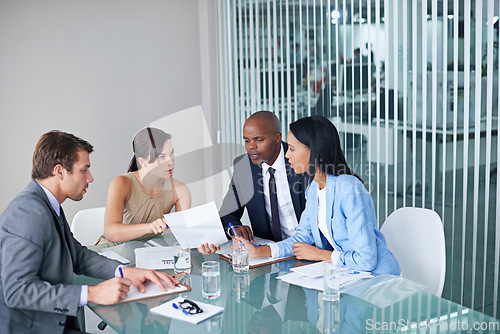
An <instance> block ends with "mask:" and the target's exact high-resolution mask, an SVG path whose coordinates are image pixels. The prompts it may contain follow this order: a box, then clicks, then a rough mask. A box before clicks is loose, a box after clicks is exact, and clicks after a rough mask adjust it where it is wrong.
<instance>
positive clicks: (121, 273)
mask: <svg viewBox="0 0 500 334" xmlns="http://www.w3.org/2000/svg"><path fill="white" fill-rule="evenodd" d="M118 271H119V272H120V276H121V277H123V270H122V267H118Z"/></svg>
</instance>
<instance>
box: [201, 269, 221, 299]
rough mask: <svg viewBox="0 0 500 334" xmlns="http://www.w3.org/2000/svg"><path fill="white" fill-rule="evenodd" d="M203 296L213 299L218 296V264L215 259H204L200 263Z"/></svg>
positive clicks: (219, 286)
mask: <svg viewBox="0 0 500 334" xmlns="http://www.w3.org/2000/svg"><path fill="white" fill-rule="evenodd" d="M201 276H202V280H203V281H202V288H201V292H202V294H203V298H206V299H215V298H219V297H220V293H221V283H220V265H219V262H217V261H205V262H203V263H202V264H201Z"/></svg>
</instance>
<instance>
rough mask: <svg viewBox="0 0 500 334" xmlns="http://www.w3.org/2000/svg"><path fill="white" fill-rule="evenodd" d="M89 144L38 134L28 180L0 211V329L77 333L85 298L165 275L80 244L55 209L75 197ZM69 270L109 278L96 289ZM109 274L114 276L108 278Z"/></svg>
mask: <svg viewBox="0 0 500 334" xmlns="http://www.w3.org/2000/svg"><path fill="white" fill-rule="evenodd" d="M92 150H93V148H92V145H90V144H89V143H88V142H86V141H84V140H82V139H80V138H77V137H75V136H73V135H72V134H68V133H64V132H59V131H51V132H48V133H46V134H44V135H43V136H42V137H41V138H40V140H39V141H38V143H37V146H36V148H35V152H34V154H33V170H32V178H33V180H32V181H31V182H30V183H29V184H28V186H27V187H26V189H24V191H22V192H21V193H20V194H19V195H18V196H17V197H16V198H15V199H14V200H12V202H11V203H10V204H9V206H8V207H7V209H6V210H5V211H4V212H3V213H2V215H1V216H0V254H1V255H0V333H37V334H40V333H63V332H64V333H79V328H78V327H79V326H78V323H77V321H76V314H77V310H78V308H79V307H80V306H83V305H86V304H87V303H97V304H105V305H106V304H114V303H117V302H119V301H121V300H122V299H124V298H125V297H126V296H127V293H128V291H129V288H130V285H134V286H135V287H136V288H137V289H138V290H139V291H141V292H144V291H145V288H144V286H143V284H142V283H144V282H145V281H147V280H149V281H153V282H155V283H156V284H157V285H158V286H160V287H161V288H162V289H164V290H165V287H164V286H163V284H162V283H161V280H163V281H165V282H166V283H167V284H168V285H169V286H171V287H173V286H174V284H176V283H177V282H176V281H175V279H174V278H173V276H172V275H170V274H165V273H159V272H156V271H152V270H143V269H136V268H129V267H123V266H121V264H120V263H119V262H117V261H114V260H109V259H107V258H105V257H103V256H100V255H98V254H97V253H95V252H92V251H90V250H88V249H87V248H86V247H84V246H82V245H81V244H80V243H79V242H78V241H77V240H76V239H74V238H73V235H72V233H71V231H70V229H69V225H68V222H67V221H66V218H65V216H64V211H63V209H62V207H61V204H62V202H64V200H66V199H67V198H70V199H72V200H74V201H79V200H81V199H82V198H83V195H84V194H85V192H86V190H87V187H88V185H89V183H91V182H92V181H93V180H94V179H93V177H92V175H91V174H90V171H89V168H90V160H89V154H90V153H91V152H92ZM73 273H76V274H79V275H87V276H92V277H96V278H100V279H107V281H104V282H102V283H100V284H97V285H94V286H79V285H73V284H72V283H73ZM113 277H114V278H113Z"/></svg>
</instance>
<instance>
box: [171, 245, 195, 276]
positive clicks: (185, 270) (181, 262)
mask: <svg viewBox="0 0 500 334" xmlns="http://www.w3.org/2000/svg"><path fill="white" fill-rule="evenodd" d="M174 247H175V251H174V272H175V273H176V274H189V273H191V253H190V252H189V248H183V247H182V246H181V245H180V244H179V243H178V242H177V243H175V244H174Z"/></svg>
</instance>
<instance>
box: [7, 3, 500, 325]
mask: <svg viewBox="0 0 500 334" xmlns="http://www.w3.org/2000/svg"><path fill="white" fill-rule="evenodd" d="M499 6H500V5H499V4H498V3H496V2H495V1H493V0H485V1H478V2H476V1H465V0H460V1H441V0H440V1H420V0H418V1H403V2H399V1H394V2H393V1H388V0H385V1H370V0H363V1H345V2H344V1H337V0H335V1H334V0H329V1H326V0H303V1H292V0H289V1H283V0H282V1H276V0H275V1H222V0H217V1H203V0H196V1H195V0H189V1H186V0H184V1H175V0H148V1H141V2H138V1H117V0H109V1H105V2H102V1H97V0H94V1H72V2H68V1H62V0H61V1H56V0H46V1H43V2H39V1H35V0H31V1H22V2H20V1H16V0H2V1H1V2H0V111H1V113H2V122H0V140H1V142H2V145H1V146H0V147H1V151H0V153H1V154H2V157H3V163H2V164H1V165H0V173H1V175H2V176H3V179H2V183H1V184H2V186H1V187H0V210H3V209H4V208H5V207H6V206H7V204H8V202H9V201H10V200H11V199H12V197H13V196H14V195H15V194H16V193H18V192H19V191H21V190H22V189H23V188H24V187H25V185H26V184H27V183H28V181H29V179H30V170H31V155H32V151H33V147H34V145H35V143H36V140H37V139H38V138H39V136H40V135H41V134H42V133H44V132H46V131H48V130H51V129H61V130H64V131H68V132H72V133H75V134H76V135H78V136H81V137H83V138H85V139H87V140H89V141H90V142H91V143H92V144H93V145H94V147H95V152H94V153H93V154H92V156H91V159H92V160H91V161H92V164H93V166H92V171H93V174H94V177H95V181H94V183H93V184H92V185H91V186H90V188H89V192H88V193H87V195H86V196H85V198H84V200H83V201H82V202H79V203H74V202H71V201H68V202H67V203H65V204H64V207H65V210H66V212H67V215H68V216H69V218H70V219H71V217H72V216H73V215H74V213H76V212H77V211H78V210H81V209H83V208H89V207H96V206H104V205H105V200H106V192H107V187H108V185H109V182H110V181H111V180H112V178H114V177H115V176H116V175H119V174H121V173H124V172H125V171H126V168H127V166H128V162H129V160H130V158H131V156H132V154H131V153H132V152H131V140H132V137H133V135H134V134H135V133H136V132H137V131H138V130H139V129H140V128H142V127H143V126H145V125H147V124H150V123H151V122H155V121H157V120H159V119H161V118H163V117H164V116H166V115H169V114H172V113H174V112H176V111H178V110H181V109H185V108H188V107H192V106H195V105H202V107H203V111H204V117H205V120H206V122H207V126H208V129H209V132H210V135H211V136H212V142H214V143H218V144H220V143H230V144H234V145H232V146H231V147H232V149H230V150H227V152H226V154H225V155H224V160H225V162H224V163H223V166H225V165H227V164H228V163H229V162H230V161H231V159H232V158H234V156H236V155H237V154H238V152H241V128H242V124H243V122H244V120H245V119H246V117H247V116H248V115H249V114H250V113H251V112H252V111H254V110H257V109H271V110H274V111H276V112H277V114H278V115H279V116H280V119H281V121H282V127H283V128H282V130H283V132H284V133H286V132H287V130H288V129H287V124H288V123H289V122H291V121H293V120H295V119H297V118H299V117H302V116H305V115H309V114H315V113H318V114H323V115H325V116H326V117H329V118H330V119H331V120H332V121H333V122H335V123H336V124H337V126H338V127H339V129H340V130H341V137H342V140H343V144H344V149H345V153H346V156H347V158H348V159H349V163H350V164H351V165H352V166H353V167H354V169H355V171H356V172H357V173H359V174H360V175H361V176H362V178H363V179H364V180H365V181H366V184H367V187H368V188H369V190H370V192H371V194H372V197H373V199H374V203H375V206H376V210H377V215H378V221H379V224H382V223H383V221H384V220H385V218H386V217H387V216H388V215H389V214H390V213H391V212H393V211H394V210H395V209H396V208H398V207H401V206H413V205H414V206H418V207H427V208H432V209H434V210H435V211H437V212H438V213H439V215H440V216H441V218H442V219H443V221H444V228H445V234H446V242H447V277H446V284H445V289H444V292H443V297H445V298H448V299H451V300H453V301H455V302H458V303H462V304H464V305H466V306H469V307H473V308H475V309H478V310H480V311H483V312H485V313H487V314H490V315H493V316H495V317H497V318H498V317H499V315H498V283H499V275H498V269H499V256H500V250H499V245H500V226H499V224H500V219H497V216H498V215H499V214H498V209H499V208H500V206H499V205H498V204H497V201H498V198H499V196H497V193H498V191H499V190H498V189H499V188H498V183H497V175H498V174H497V172H496V171H497V159H496V156H497V149H498V143H497V141H498V136H497V129H498V116H497V115H498V66H499V61H498V57H499V52H498V41H499V29H498V16H499ZM469 13H470V14H469ZM495 18H496V20H495ZM487 22H492V24H490V25H488V24H487ZM356 48H359V49H360V55H359V58H355V55H354V50H355V49H356ZM469 50H471V51H470V52H469ZM372 53H373V55H372ZM475 68H478V69H481V70H480V71H479V70H478V71H476V70H475ZM467 69H468V70H467ZM433 92H435V94H434V93H433ZM476 96H477V97H481V98H476ZM422 101H425V102H422ZM167 130H168V129H167ZM187 131H189V129H187ZM476 138H477V140H476ZM174 145H175V138H174ZM464 162H465V163H464ZM206 163H207V164H215V161H211V160H210V159H209V158H207V160H206ZM464 165H467V166H468V167H467V168H463V166H464ZM197 167H199V166H197ZM176 176H179V175H178V174H176ZM180 179H181V180H182V177H180ZM221 187H224V188H225V187H226V184H222V185H221Z"/></svg>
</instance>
